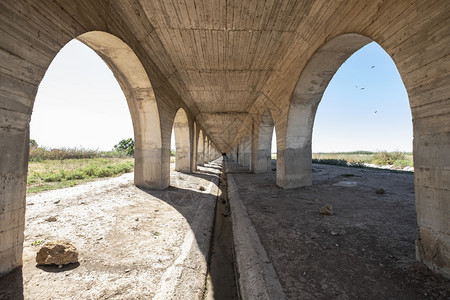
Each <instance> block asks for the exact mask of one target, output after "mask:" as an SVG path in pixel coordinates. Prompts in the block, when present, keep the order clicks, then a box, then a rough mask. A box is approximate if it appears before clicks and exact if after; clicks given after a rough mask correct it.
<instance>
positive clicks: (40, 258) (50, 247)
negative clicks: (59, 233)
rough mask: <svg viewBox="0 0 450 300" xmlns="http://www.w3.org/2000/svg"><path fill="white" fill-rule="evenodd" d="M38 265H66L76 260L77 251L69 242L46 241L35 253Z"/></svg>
mask: <svg viewBox="0 0 450 300" xmlns="http://www.w3.org/2000/svg"><path fill="white" fill-rule="evenodd" d="M36 262H37V264H38V265H51V264H55V265H59V266H61V265H66V264H70V263H77V262H78V251H77V249H76V248H75V247H74V246H73V245H72V244H70V243H69V242H64V241H48V242H45V244H44V245H42V247H41V249H40V250H39V252H38V253H37V255H36Z"/></svg>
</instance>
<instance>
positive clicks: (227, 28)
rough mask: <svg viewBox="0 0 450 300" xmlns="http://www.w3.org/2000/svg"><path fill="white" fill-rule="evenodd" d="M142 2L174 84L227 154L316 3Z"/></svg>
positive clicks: (254, 1) (220, 0)
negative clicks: (300, 26)
mask: <svg viewBox="0 0 450 300" xmlns="http://www.w3.org/2000/svg"><path fill="white" fill-rule="evenodd" d="M138 2H139V4H140V5H141V8H142V10H143V11H144V12H145V16H146V17H147V18H148V21H149V22H150V24H151V26H152V27H153V29H154V30H155V32H156V34H157V36H158V37H159V40H160V41H161V44H162V45H161V46H162V47H163V49H161V52H165V54H167V55H168V56H169V57H170V62H171V63H172V64H173V70H172V74H171V76H170V81H171V83H172V85H173V86H174V88H175V89H176V90H177V92H178V93H179V94H180V97H181V99H182V100H183V102H185V103H186V105H187V106H188V107H189V108H190V110H191V112H192V113H193V114H194V115H195V116H196V119H197V122H198V123H199V124H200V126H202V127H203V128H205V129H206V130H207V132H208V134H209V135H210V136H211V138H212V140H213V141H214V142H215V143H216V145H217V146H218V147H219V148H220V149H227V148H228V146H229V145H231V144H232V143H233V140H234V138H235V137H236V134H237V133H238V131H239V129H240V127H241V126H242V122H243V121H244V119H245V117H246V115H247V113H248V112H249V111H250V109H251V107H252V106H253V105H254V103H255V101H256V99H257V98H258V97H259V96H260V95H261V93H262V90H263V87H264V86H265V84H266V82H267V80H268V78H269V77H270V76H271V75H272V73H273V71H274V70H275V69H276V67H277V64H278V63H279V60H280V57H283V56H284V54H285V52H286V51H287V49H288V48H289V45H290V44H291V43H293V40H294V39H293V37H294V35H296V30H297V29H298V27H299V25H300V24H301V23H302V21H303V20H304V18H306V17H307V16H308V14H309V12H310V10H311V7H312V5H313V1H282V2H279V1H260V0H253V1H224V0H217V1H214V0H213V1H209V0H208V1H189V0H186V1H146V0H140V1H138ZM123 8H125V7H123ZM127 10H128V9H127ZM141 17H142V16H141ZM171 67H172V66H171ZM224 151H225V150H224Z"/></svg>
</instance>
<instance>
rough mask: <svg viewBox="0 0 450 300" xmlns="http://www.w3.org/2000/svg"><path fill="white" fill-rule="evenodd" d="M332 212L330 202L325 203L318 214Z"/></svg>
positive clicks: (329, 213) (330, 213)
mask: <svg viewBox="0 0 450 300" xmlns="http://www.w3.org/2000/svg"><path fill="white" fill-rule="evenodd" d="M333 213H334V212H333V206H331V205H330V204H325V206H324V207H322V208H321V209H320V214H322V215H332V214H333Z"/></svg>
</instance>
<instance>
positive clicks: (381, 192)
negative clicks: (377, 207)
mask: <svg viewBox="0 0 450 300" xmlns="http://www.w3.org/2000/svg"><path fill="white" fill-rule="evenodd" d="M384 193H385V191H384V189H381V188H380V189H376V190H375V194H378V195H382V194H384Z"/></svg>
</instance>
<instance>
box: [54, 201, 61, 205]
mask: <svg viewBox="0 0 450 300" xmlns="http://www.w3.org/2000/svg"><path fill="white" fill-rule="evenodd" d="M59 202H61V200H56V201H55V202H53V204H58V203H59Z"/></svg>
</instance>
